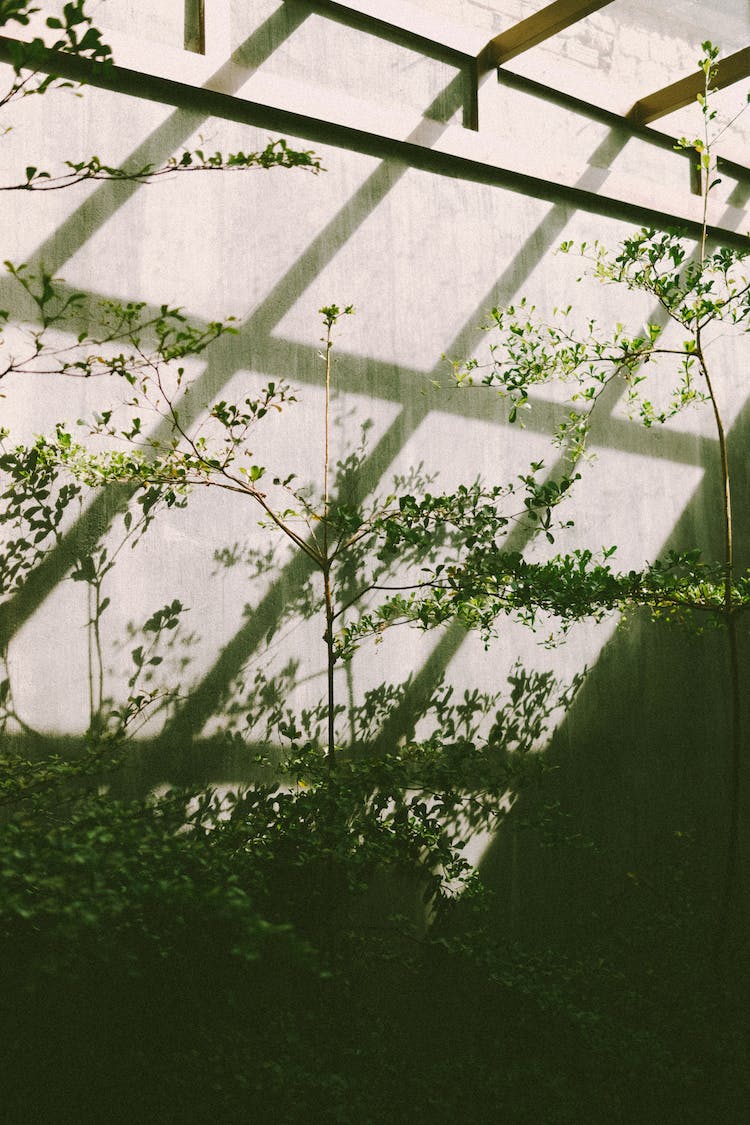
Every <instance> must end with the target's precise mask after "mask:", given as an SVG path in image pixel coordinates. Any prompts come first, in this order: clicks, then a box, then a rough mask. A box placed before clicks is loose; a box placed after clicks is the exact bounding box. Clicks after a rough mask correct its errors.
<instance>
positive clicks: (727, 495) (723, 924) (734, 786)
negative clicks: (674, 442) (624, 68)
mask: <svg viewBox="0 0 750 1125" xmlns="http://www.w3.org/2000/svg"><path fill="white" fill-rule="evenodd" d="M706 194H707V191H706ZM704 229H705V228H704ZM704 253H705V251H704V246H703V245H702V247H701V260H702V261H703V258H704ZM695 341H696V354H697V356H698V363H699V365H700V370H701V373H702V375H703V378H704V380H705V383H706V388H707V390H708V395H709V398H710V400H711V407H712V410H713V415H714V424H715V427H716V435H717V439H718V444H719V458H720V465H721V484H722V519H723V538H724V604H723V608H722V611H721V616H722V617H723V619H724V625H725V627H726V630H727V653H728V658H729V686H730V698H731V715H732V718H731V724H732V726H731V758H730V775H729V825H728V829H727V845H726V865H725V869H724V881H723V887H722V891H721V900H720V906H719V917H718V925H717V933H716V947H717V950H721V949H722V948H723V947H724V946H725V944H726V940H727V929H728V926H729V924H730V914H731V909H732V904H733V902H734V899H735V889H736V887H737V885H738V879H739V874H740V872H739V844H740V799H741V762H742V720H741V697H740V667H739V649H738V643H737V615H736V610H735V605H734V589H733V587H734V523H733V517H732V484H731V475H730V469H729V454H728V449H727V438H726V430H725V428H724V422H723V419H722V416H721V411H720V410H719V405H718V402H717V399H716V393H715V389H714V385H713V383H712V380H711V375H710V372H709V370H708V365H707V364H706V359H705V355H704V353H703V349H702V345H701V329H700V326H698V327H697V328H696V330H695Z"/></svg>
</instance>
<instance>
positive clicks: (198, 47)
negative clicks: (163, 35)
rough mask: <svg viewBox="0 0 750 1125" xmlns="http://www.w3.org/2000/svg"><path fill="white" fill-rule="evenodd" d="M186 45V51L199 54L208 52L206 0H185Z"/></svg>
mask: <svg viewBox="0 0 750 1125" xmlns="http://www.w3.org/2000/svg"><path fill="white" fill-rule="evenodd" d="M184 46H185V50H186V51H194V52H195V54H197V55H205V53H206V6H205V0H185V36H184Z"/></svg>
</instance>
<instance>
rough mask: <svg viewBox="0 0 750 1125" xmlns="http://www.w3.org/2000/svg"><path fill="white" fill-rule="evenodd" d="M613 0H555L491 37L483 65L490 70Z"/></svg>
mask: <svg viewBox="0 0 750 1125" xmlns="http://www.w3.org/2000/svg"><path fill="white" fill-rule="evenodd" d="M611 3H612V0H555V2H554V3H553V4H547V5H546V7H544V8H542V9H541V11H539V12H536V13H535V14H534V15H533V16H529V17H528V18H527V19H525V20H521V21H520V23H516V24H514V25H513V27H509V28H508V29H507V31H501V32H500V34H499V35H496V36H495V38H494V39H491V40H490V41H489V43H488V44H487V45H486V46H485V47H484V49H483V50H482V52H481V54H480V56H479V60H480V65H481V66H482V68H483V69H486V70H491V69H492V67H493V66H500V65H501V64H502V63H505V62H508V60H509V59H512V58H515V56H516V55H520V54H521V53H522V52H523V51H528V50H529V49H530V48H531V47H536V45H537V43H542V42H544V40H545V39H549V38H550V37H551V36H552V35H557V33H558V32H560V31H564V30H565V28H566V27H570V25H571V24H573V23H577V22H578V20H582V19H584V18H585V17H586V16H590V15H592V13H593V12H598V11H599V9H600V8H605V7H606V6H607V4H611Z"/></svg>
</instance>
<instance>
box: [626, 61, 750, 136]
mask: <svg viewBox="0 0 750 1125" xmlns="http://www.w3.org/2000/svg"><path fill="white" fill-rule="evenodd" d="M748 77H750V47H743V48H742V50H741V51H735V53H734V54H733V55H727V57H726V58H725V59H721V61H720V62H719V63H717V65H716V73H715V76H714V78H713V81H712V88H713V89H714V90H722V89H723V88H724V87H725V86H731V85H733V83H735V82H741V81H742V79H743V78H748ZM705 83H706V77H705V74H704V73H703V71H702V70H697V71H696V72H695V74H689V75H688V76H687V78H680V79H679V80H678V81H677V82H672V83H671V84H670V85H669V86H663V87H662V89H661V90H655V91H654V93H653V94H649V95H648V96H647V97H645V98H640V99H639V100H638V101H637V102H636V103H635V105H634V106H632V107H631V109H629V110H628V113H627V118H628V120H629V121H632V122H633V123H634V124H636V125H648V123H649V122H650V121H656V119H657V118H658V117H666V115H667V114H668V113H673V112H674V110H676V109H682V107H683V106H686V105H690V103H691V102H694V101H695V99H696V98H697V96H698V94H702V93H703V91H704V89H705Z"/></svg>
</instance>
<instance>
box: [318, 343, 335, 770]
mask: <svg viewBox="0 0 750 1125" xmlns="http://www.w3.org/2000/svg"><path fill="white" fill-rule="evenodd" d="M332 327H333V324H332V321H328V323H327V325H326V338H325V345H326V354H325V363H326V375H325V454H324V461H323V550H322V556H323V557H322V563H321V570H322V572H323V596H324V598H325V613H326V631H325V645H326V680H327V686H328V765H329V767H332V766H333V752H334V742H335V738H334V729H333V726H334V714H335V704H336V699H335V691H334V675H333V672H334V664H335V661H336V655H335V652H334V648H333V621H334V617H335V614H334V609H333V592H332V589H331V563H332V561H333V560H332V559H331V558H329V542H328V516H329V510H330V492H329V480H328V478H329V471H330V442H331V417H330V413H331V349H332V348H333V340H332V338H331V330H332Z"/></svg>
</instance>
